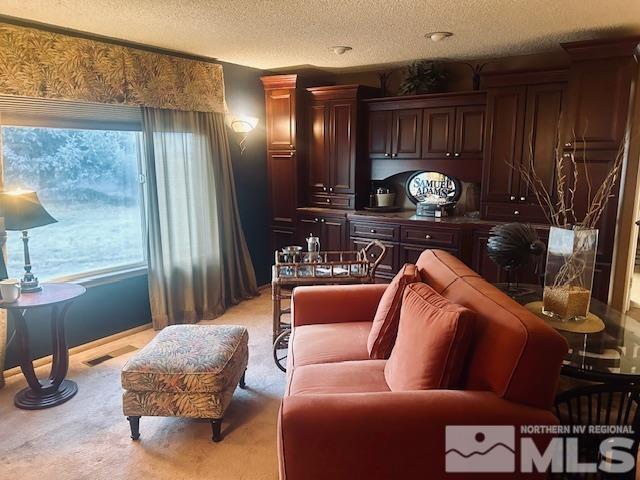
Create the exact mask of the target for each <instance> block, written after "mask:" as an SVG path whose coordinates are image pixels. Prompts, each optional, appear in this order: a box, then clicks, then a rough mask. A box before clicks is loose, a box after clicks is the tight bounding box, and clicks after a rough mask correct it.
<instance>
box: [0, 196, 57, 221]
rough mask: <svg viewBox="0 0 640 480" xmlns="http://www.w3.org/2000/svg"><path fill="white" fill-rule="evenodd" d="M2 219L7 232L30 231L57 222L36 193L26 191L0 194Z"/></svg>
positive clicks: (0, 214) (0, 215)
mask: <svg viewBox="0 0 640 480" xmlns="http://www.w3.org/2000/svg"><path fill="white" fill-rule="evenodd" d="M0 217H4V226H5V229H7V230H29V229H31V228H35V227H42V226H44V225H49V224H50V223H56V222H57V220H56V219H55V218H53V217H52V216H51V215H49V212H47V211H46V210H45V209H44V207H43V206H42V204H41V203H40V200H39V199H38V195H37V194H36V192H30V191H26V190H18V191H4V192H0Z"/></svg>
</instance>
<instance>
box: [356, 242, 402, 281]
mask: <svg viewBox="0 0 640 480" xmlns="http://www.w3.org/2000/svg"><path fill="white" fill-rule="evenodd" d="M369 243H371V240H370V239H364V238H353V237H352V238H351V239H350V241H349V249H350V250H362V249H363V248H364V247H366V246H367V245H369ZM381 243H382V244H383V245H384V246H385V247H386V252H385V256H384V258H383V259H382V262H380V265H378V269H377V270H376V278H378V279H390V278H393V277H394V275H395V274H396V273H398V269H399V268H400V267H399V265H398V250H399V246H398V244H397V243H391V242H381ZM369 255H370V260H371V261H374V260H375V259H376V258H377V257H378V256H379V255H380V249H379V248H377V247H376V246H373V247H372V248H371V249H370V250H369Z"/></svg>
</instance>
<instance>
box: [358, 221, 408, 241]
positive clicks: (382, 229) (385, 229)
mask: <svg viewBox="0 0 640 480" xmlns="http://www.w3.org/2000/svg"><path fill="white" fill-rule="evenodd" d="M350 233H351V236H352V237H366V238H375V239H376V240H388V241H390V242H397V241H398V239H399V238H400V227H399V226H398V225H387V224H384V223H361V222H353V221H352V222H351V228H350Z"/></svg>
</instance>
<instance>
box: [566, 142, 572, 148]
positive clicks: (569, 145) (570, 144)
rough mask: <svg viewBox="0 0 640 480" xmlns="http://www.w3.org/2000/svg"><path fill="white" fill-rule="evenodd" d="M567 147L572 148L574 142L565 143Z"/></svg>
mask: <svg viewBox="0 0 640 480" xmlns="http://www.w3.org/2000/svg"><path fill="white" fill-rule="evenodd" d="M564 146H565V147H567V148H571V147H572V146H573V144H572V143H571V142H567V143H565V144H564Z"/></svg>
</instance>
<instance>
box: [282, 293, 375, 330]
mask: <svg viewBox="0 0 640 480" xmlns="http://www.w3.org/2000/svg"><path fill="white" fill-rule="evenodd" d="M386 289H387V285H384V284H365V285H323V286H313V287H297V288H295V289H294V290H293V299H292V300H291V307H292V319H293V320H292V321H293V326H294V327H299V326H301V325H312V324H317V323H342V322H364V321H372V320H373V317H375V314H376V310H377V309H378V303H380V298H382V294H383V293H384V292H385V290H386Z"/></svg>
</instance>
